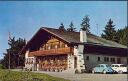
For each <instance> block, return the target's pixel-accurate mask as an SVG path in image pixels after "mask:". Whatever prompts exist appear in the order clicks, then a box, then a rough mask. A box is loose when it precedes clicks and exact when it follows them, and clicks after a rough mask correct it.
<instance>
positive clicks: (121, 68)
mask: <svg viewBox="0 0 128 81" xmlns="http://www.w3.org/2000/svg"><path fill="white" fill-rule="evenodd" d="M111 68H112V69H113V70H115V71H117V72H118V73H127V66H126V65H124V64H112V65H111Z"/></svg>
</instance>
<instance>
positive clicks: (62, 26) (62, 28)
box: [59, 23, 66, 31]
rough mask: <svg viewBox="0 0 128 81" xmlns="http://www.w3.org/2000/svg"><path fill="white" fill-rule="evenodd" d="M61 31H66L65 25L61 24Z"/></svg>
mask: <svg viewBox="0 0 128 81" xmlns="http://www.w3.org/2000/svg"><path fill="white" fill-rule="evenodd" d="M59 30H62V31H65V30H66V29H65V28H64V25H63V23H61V24H60V27H59Z"/></svg>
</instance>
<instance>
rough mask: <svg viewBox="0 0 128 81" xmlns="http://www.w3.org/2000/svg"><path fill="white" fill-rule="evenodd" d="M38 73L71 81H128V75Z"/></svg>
mask: <svg viewBox="0 0 128 81" xmlns="http://www.w3.org/2000/svg"><path fill="white" fill-rule="evenodd" d="M35 72H37V73H45V74H48V75H51V76H55V77H61V78H65V79H69V80H71V81H128V80H127V79H128V78H127V74H87V73H84V74H73V73H63V72H44V71H35Z"/></svg>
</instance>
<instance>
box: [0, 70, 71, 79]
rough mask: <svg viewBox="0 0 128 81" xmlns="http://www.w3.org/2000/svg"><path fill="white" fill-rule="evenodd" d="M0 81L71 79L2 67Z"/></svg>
mask: <svg viewBox="0 0 128 81" xmlns="http://www.w3.org/2000/svg"><path fill="white" fill-rule="evenodd" d="M0 81H69V80H65V79H63V78H57V77H53V76H49V75H47V74H43V73H33V72H22V71H9V70H3V69H0Z"/></svg>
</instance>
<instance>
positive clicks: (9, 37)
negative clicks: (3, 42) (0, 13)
mask: <svg viewBox="0 0 128 81" xmlns="http://www.w3.org/2000/svg"><path fill="white" fill-rule="evenodd" d="M9 40H11V35H10V32H8V41H9ZM10 48H11V47H10V46H9V50H8V51H9V55H8V69H9V70H10V52H11V50H10Z"/></svg>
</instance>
